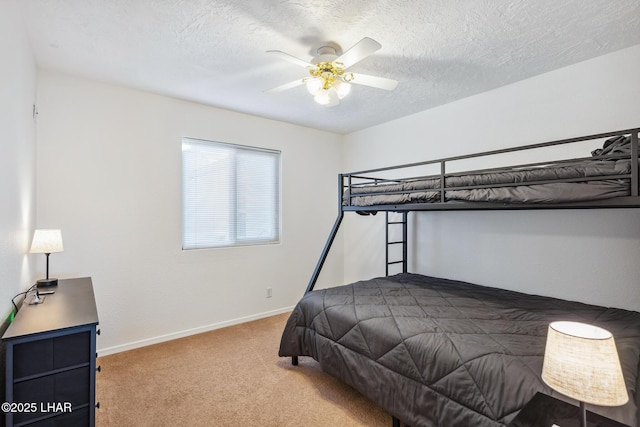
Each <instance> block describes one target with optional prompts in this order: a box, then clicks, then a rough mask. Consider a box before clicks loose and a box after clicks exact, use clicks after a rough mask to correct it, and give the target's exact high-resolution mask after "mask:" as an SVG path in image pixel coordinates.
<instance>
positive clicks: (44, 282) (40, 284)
mask: <svg viewBox="0 0 640 427" xmlns="http://www.w3.org/2000/svg"><path fill="white" fill-rule="evenodd" d="M36 284H37V285H38V287H39V288H46V287H48V286H55V285H57V284H58V279H40V280H38V281H37V282H36Z"/></svg>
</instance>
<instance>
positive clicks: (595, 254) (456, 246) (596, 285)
mask: <svg viewBox="0 0 640 427" xmlns="http://www.w3.org/2000/svg"><path fill="white" fill-rule="evenodd" d="M639 68H640V45H639V46H635V47H631V48H628V49H625V50H622V51H618V52H615V53H612V54H609V55H606V56H602V57H599V58H596V59H593V60H590V61H586V62H583V63H579V64H576V65H573V66H570V67H566V68H563V69H560V70H557V71H553V72H550V73H547V74H544V75H541V76H537V77H534V78H531V79H528V80H525V81H521V82H518V83H515V84H512V85H509V86H505V87H502V88H499V89H497V90H494V91H491V92H487V93H484V94H480V95H477V96H474V97H470V98H467V99H463V100H461V101H458V102H454V103H451V104H448V105H445V106H442V107H439V108H434V109H431V110H428V111H424V112H421V113H419V114H415V115H413V116H410V117H407V118H403V119H399V120H395V121H392V122H389V123H386V124H382V125H379V126H376V127H372V128H369V129H366V130H364V131H361V132H356V133H353V134H350V135H348V136H346V138H345V158H344V165H345V169H346V170H361V169H368V168H373V167H379V166H389V165H393V164H402V163H410V162H415V161H419V160H428V159H435V158H440V157H446V156H452V155H457V154H470V153H474V152H480V151H485V150H490V149H494V148H502V147H507V146H517V145H525V144H529V143H535V142H544V141H548V140H554V139H561V138H569V137H574V136H581V135H589V134H594V133H599V132H607V131H613V130H618V129H627V128H632V127H638V126H640V114H639V113H640V105H639V102H640V78H638V69H639ZM425 96H429V94H425ZM584 154H585V155H588V152H586V153H584ZM411 224H412V229H411V234H412V235H413V237H412V239H413V244H412V247H411V249H410V252H411V254H412V255H411V259H410V261H411V262H410V268H411V271H414V272H419V273H423V274H430V275H433V276H439V277H447V278H452V279H461V280H467V281H472V282H475V283H480V284H484V285H490V286H498V287H503V288H511V289H515V290H520V291H525V292H529V293H536V294H543V295H550V296H558V297H562V298H567V299H573V300H580V301H585V302H591V303H597V304H603V305H611V306H617V307H622V308H627V309H633V310H640V292H638V277H640V263H639V262H638V260H639V259H640V225H639V224H640V210H639V209H630V210H590V211H578V210H566V211H522V212H505V211H503V212H438V213H433V212H432V213H417V214H411ZM383 226H384V219H383V218H382V215H378V216H377V217H374V218H354V216H352V215H348V217H347V218H346V220H345V224H344V225H343V228H344V230H343V233H344V244H345V249H344V250H345V279H346V280H347V281H351V280H356V279H361V278H365V277H371V276H376V275H383V274H384V264H383V262H384V261H383V260H384V234H383ZM371 248H377V250H374V251H372V249H371Z"/></svg>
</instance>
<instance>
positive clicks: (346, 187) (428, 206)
mask: <svg viewBox="0 0 640 427" xmlns="http://www.w3.org/2000/svg"><path fill="white" fill-rule="evenodd" d="M639 133H640V128H632V129H625V130H619V131H614V132H606V133H600V134H594V135H588V136H582V137H577V138H568V139H561V140H555V141H550V142H543V143H539V144H530V145H523V146H519V147H513V148H505V149H499V150H491V151H485V152H480V153H476V154H469V155H463V156H454V157H447V158H442V159H437V160H430V161H425V162H417V163H409V164H404V165H399V166H391V167H385V168H377V169H369V170H364V171H359V172H352V173H345V174H339V175H338V216H337V218H336V220H335V222H334V224H333V227H332V229H331V233H330V234H329V237H328V239H327V242H326V243H325V246H324V248H323V250H322V253H321V255H320V259H319V260H318V263H317V264H316V267H315V269H314V271H313V274H312V276H311V279H310V281H309V284H308V286H307V289H306V291H305V294H307V293H309V292H311V291H312V290H313V288H314V287H315V285H316V282H317V280H318V277H319V276H320V271H321V270H322V266H323V265H324V263H325V261H326V259H327V256H328V254H329V250H330V249H331V246H332V244H333V241H334V239H335V237H336V235H337V233H338V230H339V228H340V224H341V223H342V219H343V217H344V213H345V212H357V213H359V214H363V215H369V214H371V215H375V214H376V213H377V212H379V211H382V212H386V213H387V233H386V236H387V237H386V240H387V259H386V262H387V267H386V268H387V275H388V267H389V265H391V264H396V263H402V270H403V272H407V214H408V212H411V211H450V210H518V209H527V210H531V209H606V208H640V195H639V193H638V189H639V184H640V179H639V175H638V160H639V157H638V134H639ZM621 135H630V139H631V173H629V174H623V175H609V176H605V177H589V178H585V177H582V178H570V179H553V180H544V181H535V182H528V183H527V185H532V184H549V183H567V182H580V181H595V180H602V179H629V180H630V183H631V184H630V195H629V196H625V197H613V198H609V199H601V200H592V201H582V202H571V203H535V204H534V203H490V202H460V201H456V202H448V201H446V198H445V193H446V191H447V190H449V189H453V188H447V187H446V186H445V185H446V181H445V177H449V176H456V175H462V174H469V173H477V172H487V171H492V170H499V169H500V168H496V169H482V170H474V171H465V172H457V173H451V174H450V173H447V164H449V163H451V162H453V161H459V160H467V159H474V158H480V157H485V156H492V155H498V154H505V153H512V152H518V151H525V150H532V149H536V148H545V147H551V146H556V145H564V144H570V143H576V142H582V141H589V140H597V139H603V138H610V137H615V136H621ZM628 157H629V155H606V156H594V157H589V159H621V158H628ZM584 159H586V158H581V159H570V160H561V161H554V162H553V163H555V164H558V163H568V162H572V161H575V160H584ZM548 163H550V162H538V163H528V164H521V165H517V167H535V166H540V165H544V164H548ZM438 164H439V165H440V175H439V178H440V188H439V189H436V190H434V191H439V192H440V200H439V201H434V202H429V203H410V204H390V205H375V206H354V205H352V204H351V197H352V196H351V188H353V187H354V186H357V185H358V184H357V183H354V181H355V180H364V181H365V182H368V183H374V184H377V183H389V182H398V181H401V180H389V179H380V178H371V177H367V176H365V174H374V173H379V172H387V171H393V170H401V169H406V168H412V167H418V166H426V165H438ZM405 179H407V178H405ZM409 179H416V178H409ZM515 185H522V183H512V184H500V185H498V186H515ZM488 187H496V185H475V186H465V187H455V189H456V190H458V189H468V190H473V189H482V188H488ZM343 200H346V203H345V202H343ZM389 212H400V213H402V220H400V221H390V219H389V215H388V214H389ZM392 224H400V225H401V226H402V239H401V240H399V241H392V242H390V241H389V226H390V225H392ZM394 244H401V245H402V259H401V260H399V261H390V260H389V250H388V249H389V246H390V245H394ZM295 362H296V361H295V360H294V364H295Z"/></svg>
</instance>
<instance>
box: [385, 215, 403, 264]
mask: <svg viewBox="0 0 640 427" xmlns="http://www.w3.org/2000/svg"><path fill="white" fill-rule="evenodd" d="M385 213H386V215H387V218H386V219H387V227H386V233H385V234H386V241H387V244H386V251H385V252H386V254H385V259H386V265H385V275H386V276H388V275H389V266H392V265H396V264H402V272H403V273H406V272H407V212H389V211H386V212H385ZM398 217H400V218H401V219H398ZM394 228H395V230H394ZM397 228H401V229H402V230H401V232H402V234H401V235H400V237H398V232H397ZM394 231H395V232H394ZM396 245H398V246H401V248H402V251H401V253H400V259H397V256H398V255H397V253H398V251H397V250H390V249H391V248H392V247H394V246H396ZM391 253H393V254H394V255H395V257H394V258H393V259H390V257H391V256H392V255H391Z"/></svg>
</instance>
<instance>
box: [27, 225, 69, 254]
mask: <svg viewBox="0 0 640 427" xmlns="http://www.w3.org/2000/svg"><path fill="white" fill-rule="evenodd" d="M62 251H64V248H63V246H62V232H61V231H60V230H36V231H35V233H34V234H33V241H32V242H31V250H30V251H29V252H31V253H34V254H52V253H55V252H62Z"/></svg>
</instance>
